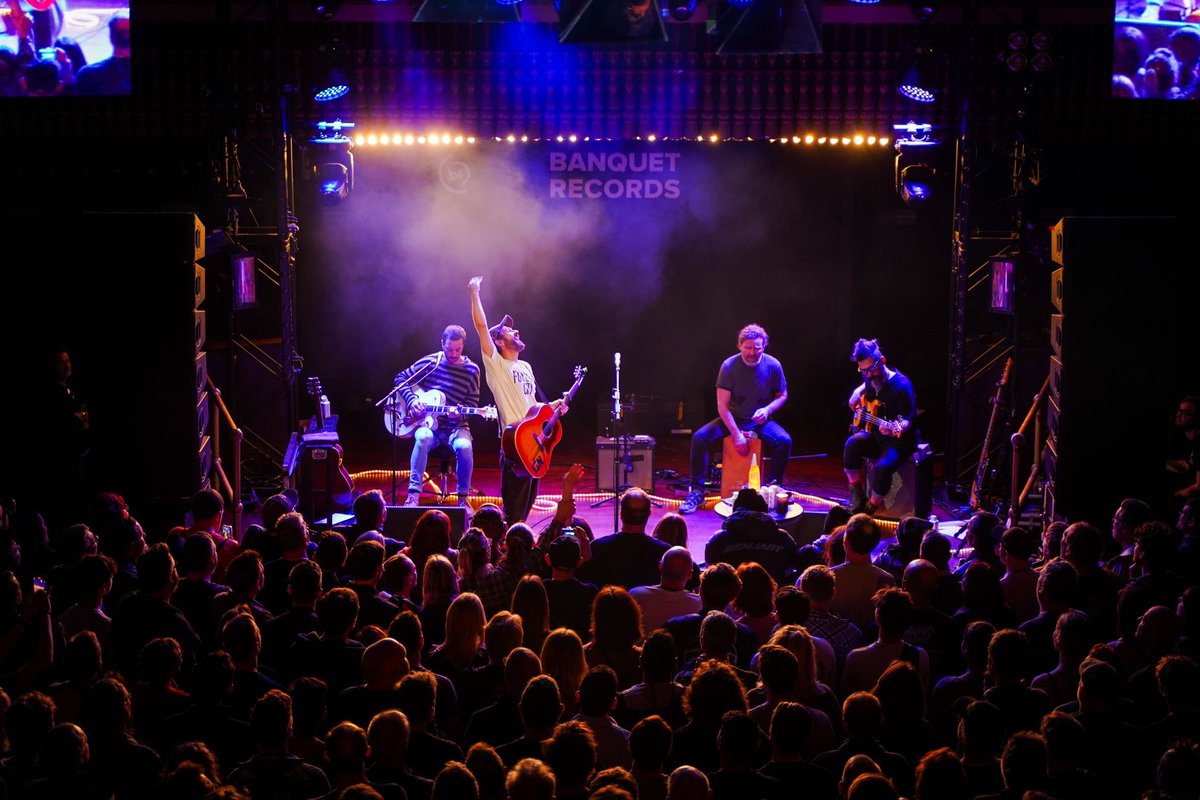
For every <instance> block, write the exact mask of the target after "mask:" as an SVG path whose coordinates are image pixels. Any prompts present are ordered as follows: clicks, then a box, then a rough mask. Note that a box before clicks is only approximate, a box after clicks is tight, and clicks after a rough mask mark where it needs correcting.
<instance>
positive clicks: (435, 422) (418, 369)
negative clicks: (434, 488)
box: [393, 325, 479, 506]
mask: <svg viewBox="0 0 1200 800" xmlns="http://www.w3.org/2000/svg"><path fill="white" fill-rule="evenodd" d="M466 343H467V332H466V330H464V329H463V327H462V326H461V325H447V326H446V329H445V330H444V331H442V347H441V349H440V350H438V351H437V352H436V353H430V354H429V355H427V356H424V357H422V358H420V359H418V360H417V361H416V362H415V363H413V364H412V366H410V367H409V368H408V369H406V370H404V371H403V372H401V373H400V374H398V375H397V376H396V386H398V387H401V388H400V389H399V393H400V396H401V397H402V398H403V399H404V405H405V408H406V411H405V417H406V419H408V420H419V422H418V424H417V425H416V426H415V428H414V430H413V432H412V437H413V449H412V458H411V459H410V461H409V466H410V468H411V472H410V474H409V476H408V498H407V499H406V500H405V501H404V505H406V506H416V505H420V504H421V487H422V486H423V485H424V481H425V465H426V464H427V463H428V461H429V452H430V451H431V450H433V448H434V447H437V446H439V445H446V446H449V447H450V449H452V450H453V451H454V462H455V475H456V478H457V483H458V487H457V488H458V504H459V505H460V506H465V505H466V504H467V495H469V494H470V492H471V473H472V469H473V467H474V463H475V460H474V451H473V450H472V445H471V428H470V427H469V426H468V425H467V417H466V415H465V414H462V413H459V410H458V409H459V407H462V406H478V405H479V365H478V364H476V363H475V362H474V361H472V360H471V359H470V358H468V357H467V356H466V355H464V354H463V347H464V346H465V345H466ZM427 405H431V406H433V405H436V406H449V407H450V409H449V410H448V412H447V413H444V414H432V413H431V414H426V406H427ZM393 433H397V431H395V430H393Z"/></svg>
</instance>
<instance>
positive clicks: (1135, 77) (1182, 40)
mask: <svg viewBox="0 0 1200 800" xmlns="http://www.w3.org/2000/svg"><path fill="white" fill-rule="evenodd" d="M1198 60H1200V0H1117V3H1116V9H1115V10H1114V12H1113V75H1112V96H1113V97H1134V98H1139V99H1145V100H1200V91H1198V89H1200V86H1198V80H1197V79H1198V75H1197V67H1198Z"/></svg>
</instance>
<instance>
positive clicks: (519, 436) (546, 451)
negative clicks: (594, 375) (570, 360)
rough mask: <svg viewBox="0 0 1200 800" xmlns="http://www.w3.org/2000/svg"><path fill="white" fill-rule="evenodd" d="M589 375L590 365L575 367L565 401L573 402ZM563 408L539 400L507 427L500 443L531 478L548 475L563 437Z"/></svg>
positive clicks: (506, 453) (505, 451) (518, 466)
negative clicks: (519, 418)
mask: <svg viewBox="0 0 1200 800" xmlns="http://www.w3.org/2000/svg"><path fill="white" fill-rule="evenodd" d="M584 375H587V367H575V383H573V384H571V388H570V389H568V390H567V392H566V393H565V394H564V395H563V402H564V403H566V404H567V405H570V403H571V400H572V399H573V398H574V397H575V392H576V391H577V390H578V389H579V384H581V383H583V376H584ZM559 416H561V415H560V414H559V411H558V409H557V408H552V407H551V406H550V404H549V403H536V404H534V406H533V407H532V408H530V409H529V411H528V413H526V415H525V419H523V420H522V421H520V422H518V423H517V424H515V425H509V426H508V427H507V428H505V429H504V433H503V434H502V435H501V437H500V446H501V447H502V448H503V449H504V455H505V457H506V458H508V459H510V460H511V461H512V462H513V465H514V468H515V470H516V471H517V472H518V473H524V474H525V475H526V476H528V477H530V478H544V477H545V476H546V473H547V472H549V471H550V453H551V452H552V451H553V450H554V446H555V445H556V444H558V442H559V440H560V439H562V424H561V423H560V422H559V421H558V418H559Z"/></svg>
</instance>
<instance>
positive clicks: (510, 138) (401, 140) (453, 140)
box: [353, 133, 892, 147]
mask: <svg viewBox="0 0 1200 800" xmlns="http://www.w3.org/2000/svg"><path fill="white" fill-rule="evenodd" d="M353 139H354V144H355V145H356V146H358V147H362V146H367V147H377V146H380V145H383V146H396V145H407V146H412V145H449V144H454V145H463V144H475V143H476V142H480V141H493V142H507V143H508V144H517V143H521V144H527V143H529V142H556V143H558V144H564V143H568V142H569V143H571V144H575V143H577V142H580V141H583V142H615V141H620V139H616V138H611V137H599V136H578V135H576V134H573V133H572V134H570V135H568V136H562V135H559V136H544V137H541V136H528V135H522V136H518V135H516V134H515V133H510V134H508V135H507V136H492V137H490V139H480V138H477V137H475V136H461V135H459V136H451V135H450V134H448V133H442V134H437V133H431V134H428V135H425V136H418V135H415V134H411V133H409V134H402V133H390V134H389V133H356V134H354V137H353ZM634 140H635V141H639V142H641V141H646V142H709V143H711V144H717V143H719V142H754V141H763V142H770V143H772V144H809V145H821V144H824V145H847V146H851V147H862V146H867V147H887V146H888V145H890V144H891V143H892V140H891V139H890V138H889V137H887V136H865V135H863V134H854V135H853V136H817V135H816V134H812V133H810V134H807V135H805V136H771V137H763V138H760V139H755V138H753V137H746V138H737V137H724V138H722V137H721V136H718V135H717V134H715V133H714V134H710V135H708V136H694V137H691V136H681V137H666V136H657V135H655V134H653V133H651V134H648V135H647V136H635V137H634Z"/></svg>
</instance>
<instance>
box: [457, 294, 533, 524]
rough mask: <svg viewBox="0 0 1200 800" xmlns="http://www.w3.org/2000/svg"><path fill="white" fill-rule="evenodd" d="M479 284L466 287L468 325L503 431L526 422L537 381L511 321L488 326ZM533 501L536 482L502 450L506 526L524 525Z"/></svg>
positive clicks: (502, 321)
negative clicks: (476, 340) (474, 336)
mask: <svg viewBox="0 0 1200 800" xmlns="http://www.w3.org/2000/svg"><path fill="white" fill-rule="evenodd" d="M482 284H483V278H481V277H474V278H472V279H471V281H470V282H469V283H468V284H467V288H468V290H469V291H470V294H471V322H472V324H474V326H475V332H476V333H477V334H478V335H479V347H480V351H481V352H482V354H483V368H484V375H485V377H486V378H487V384H488V388H489V389H491V390H492V396H493V397H495V399H496V410H497V411H498V412H499V414H500V427H501V429H503V428H505V427H507V426H509V425H515V424H516V423H518V422H520V421H521V420H523V419H525V417H526V415H527V414H528V413H529V410H530V409H531V408H532V407H533V406H534V404H535V403H536V402H537V380H536V379H535V378H534V375H533V367H531V366H530V365H529V363H528V362H526V361H522V360H521V351H522V350H524V349H525V343H524V342H523V341H521V332H520V331H519V330H517V329H516V328H514V327H513V324H512V323H513V320H512V317H510V316H509V315H508V314H505V315H504V316H503V317H502V318H501V320H500V322H498V323H497V324H495V325H492V326H491V327H489V326H488V324H487V323H488V319H487V313H486V312H485V311H484V310H483V299H482V298H481V297H480V287H481V286H482ZM536 498H537V479H535V478H528V477H524V476H522V475H518V474H517V472H516V471H515V470H514V469H513V465H512V464H511V463H509V462H508V460H507V459H506V458H505V456H504V452H503V449H501V452H500V499H501V501H502V503H503V505H504V516H505V520H506V522H507V523H508V524H509V525H512V524H514V523H517V522H524V521H525V519H526V518H527V517H528V516H529V511H530V509H532V508H533V501H534V500H535V499H536Z"/></svg>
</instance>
